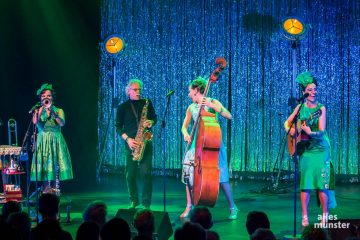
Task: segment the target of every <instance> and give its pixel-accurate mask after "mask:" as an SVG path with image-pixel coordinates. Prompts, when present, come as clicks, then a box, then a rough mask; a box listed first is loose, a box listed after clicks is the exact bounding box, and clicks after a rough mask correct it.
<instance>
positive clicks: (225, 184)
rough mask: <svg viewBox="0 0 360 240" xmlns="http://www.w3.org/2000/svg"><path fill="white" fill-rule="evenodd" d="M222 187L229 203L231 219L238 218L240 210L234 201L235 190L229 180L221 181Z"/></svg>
mask: <svg viewBox="0 0 360 240" xmlns="http://www.w3.org/2000/svg"><path fill="white" fill-rule="evenodd" d="M220 186H221V189H222V190H223V192H224V194H225V197H226V200H227V202H228V204H229V209H230V215H229V219H237V212H238V211H239V210H238V208H237V207H236V205H235V202H234V196H233V192H232V190H231V186H230V183H229V182H223V183H220Z"/></svg>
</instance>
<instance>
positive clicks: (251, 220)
mask: <svg viewBox="0 0 360 240" xmlns="http://www.w3.org/2000/svg"><path fill="white" fill-rule="evenodd" d="M258 228H266V229H270V221H269V219H268V217H267V215H266V213H264V212H260V211H251V212H249V213H248V215H247V217H246V230H247V232H248V234H249V235H251V234H253V233H254V232H255V231H256V229H258Z"/></svg>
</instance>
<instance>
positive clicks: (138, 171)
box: [115, 79, 157, 209]
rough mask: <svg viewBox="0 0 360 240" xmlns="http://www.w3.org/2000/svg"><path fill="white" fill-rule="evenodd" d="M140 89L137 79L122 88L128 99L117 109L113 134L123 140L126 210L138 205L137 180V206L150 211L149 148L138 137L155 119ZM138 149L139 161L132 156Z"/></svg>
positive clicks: (149, 103) (150, 166) (150, 153)
mask: <svg viewBox="0 0 360 240" xmlns="http://www.w3.org/2000/svg"><path fill="white" fill-rule="evenodd" d="M142 89H143V83H142V81H141V80H139V79H131V80H130V81H129V82H128V84H127V86H126V88H125V93H126V95H127V96H128V98H129V99H128V100H127V101H125V102H123V103H121V104H120V105H119V106H118V108H117V113H116V123H115V125H116V131H117V133H118V134H119V135H120V136H121V138H122V139H123V140H124V141H125V153H126V168H125V172H126V181H127V187H128V192H129V197H130V206H129V209H134V208H135V207H137V206H138V205H139V204H140V201H139V193H138V188H137V179H140V180H142V181H143V184H142V196H141V203H142V205H143V207H144V208H150V205H151V196H152V177H151V170H152V154H153V147H152V143H151V141H143V140H142V138H141V137H142V130H143V129H144V131H151V127H152V126H153V125H154V124H155V123H156V121H157V116H156V113H155V110H154V107H153V105H152V102H151V101H150V100H149V99H141V98H140V97H141V92H142ZM144 113H145V114H144ZM144 142H145V144H144ZM139 147H143V149H142V151H140V152H142V155H141V157H140V158H139V157H137V158H135V154H134V153H135V152H138V151H137V150H138V148H139ZM137 156H138V155H137ZM134 159H136V160H134Z"/></svg>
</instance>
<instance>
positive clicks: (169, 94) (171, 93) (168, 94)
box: [166, 90, 175, 97]
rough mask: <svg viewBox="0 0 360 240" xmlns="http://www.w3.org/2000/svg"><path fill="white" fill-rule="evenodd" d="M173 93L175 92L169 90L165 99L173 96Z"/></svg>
mask: <svg viewBox="0 0 360 240" xmlns="http://www.w3.org/2000/svg"><path fill="white" fill-rule="evenodd" d="M174 92H175V90H170V91H169V92H168V93H167V94H166V97H169V96H171V95H173V94H174Z"/></svg>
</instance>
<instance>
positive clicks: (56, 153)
mask: <svg viewBox="0 0 360 240" xmlns="http://www.w3.org/2000/svg"><path fill="white" fill-rule="evenodd" d="M37 128H38V131H39V132H38V134H37V142H36V151H34V154H33V159H32V164H31V180H32V181H35V180H36V179H35V178H36V169H35V165H36V164H37V172H38V174H37V175H38V179H37V180H38V181H54V180H56V175H57V174H58V179H59V180H60V181H61V180H67V179H72V178H73V172H72V166H71V158H70V153H69V150H68V147H67V144H66V142H65V139H64V137H63V135H62V133H61V127H60V125H59V124H57V122H56V120H55V118H54V117H49V118H48V117H47V115H46V111H43V112H42V114H41V116H40V119H39V121H38V123H37ZM35 158H37V163H36V159H35ZM57 170H58V173H57Z"/></svg>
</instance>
